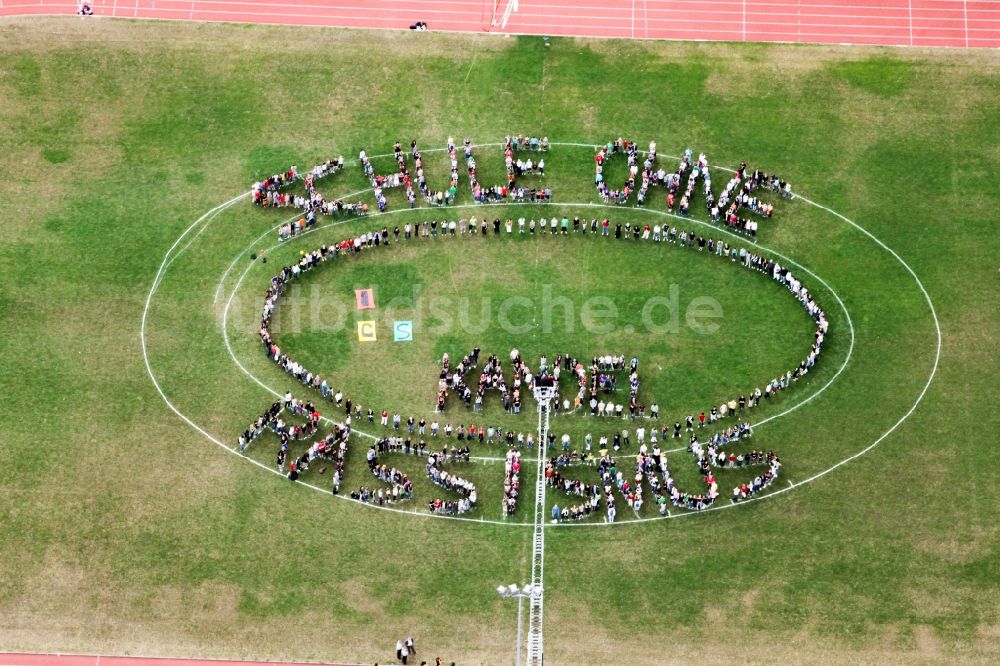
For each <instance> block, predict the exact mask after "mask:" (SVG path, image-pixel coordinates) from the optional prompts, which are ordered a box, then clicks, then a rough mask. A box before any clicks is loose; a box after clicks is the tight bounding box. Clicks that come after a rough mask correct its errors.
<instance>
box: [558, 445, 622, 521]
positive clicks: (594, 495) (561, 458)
mask: <svg viewBox="0 0 1000 666" xmlns="http://www.w3.org/2000/svg"><path fill="white" fill-rule="evenodd" d="M573 461H574V456H572V455H571V454H567V453H562V454H559V455H557V456H553V457H551V458H548V459H547V460H546V461H545V472H544V473H545V483H546V484H548V485H549V486H551V487H553V488H556V489H558V490H561V491H563V492H564V493H566V494H567V495H576V496H578V497H581V498H583V499H582V501H581V502H579V503H576V504H572V505H570V506H564V507H559V505H558V504H555V505H554V506H553V508H552V520H553V521H560V520H562V521H566V520H581V519H583V518H587V517H588V516H590V515H591V514H593V513H595V512H597V511H598V510H600V507H601V488H600V486H598V485H596V484H595V485H590V484H586V483H584V482H583V481H580V480H579V479H572V478H569V477H564V476H563V474H562V471H561V470H563V469H564V468H565V467H567V466H569V465H570V464H571V463H572V462H573ZM612 501H614V500H613V499H612Z"/></svg>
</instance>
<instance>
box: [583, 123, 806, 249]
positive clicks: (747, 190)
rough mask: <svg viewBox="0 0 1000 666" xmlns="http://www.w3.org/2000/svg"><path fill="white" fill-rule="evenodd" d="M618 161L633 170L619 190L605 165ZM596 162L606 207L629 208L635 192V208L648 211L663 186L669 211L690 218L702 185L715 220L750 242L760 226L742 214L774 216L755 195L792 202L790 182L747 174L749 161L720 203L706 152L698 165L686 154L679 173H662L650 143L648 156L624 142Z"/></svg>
mask: <svg viewBox="0 0 1000 666" xmlns="http://www.w3.org/2000/svg"><path fill="white" fill-rule="evenodd" d="M615 156H623V157H624V158H625V161H626V166H627V169H628V177H627V178H626V179H625V182H624V183H623V184H622V186H621V188H620V189H613V188H612V187H611V186H610V185H609V184H608V183H607V181H606V179H605V176H604V171H605V167H606V165H607V164H608V162H609V160H610V159H611V158H613V157H615ZM640 160H641V165H640ZM594 163H595V175H594V183H595V185H596V186H597V193H598V194H599V195H600V196H601V199H602V200H603V201H604V203H617V204H619V205H624V204H626V203H628V202H629V200H630V197H631V196H632V194H633V192H634V193H635V196H636V203H637V204H638V205H639V206H643V205H645V203H646V201H647V197H648V196H649V189H650V187H662V188H665V189H666V190H667V195H666V204H667V210H668V211H669V212H671V213H673V212H674V211H675V210H676V212H677V214H679V215H681V216H687V215H688V214H689V213H690V206H691V201H692V200H693V198H694V194H695V188H696V187H697V186H698V183H699V182H700V183H701V186H702V192H703V195H704V200H705V207H706V210H707V211H708V213H709V216H710V217H711V219H712V221H713V222H722V221H724V222H725V223H726V225H727V226H729V227H730V228H731V229H733V230H735V231H738V232H740V233H743V234H746V235H748V236H750V237H756V235H757V221H756V220H755V219H753V218H752V217H750V216H745V217H744V216H741V212H742V211H748V212H749V213H752V214H755V215H757V216H759V217H763V218H770V217H771V216H772V215H773V214H774V206H773V204H770V203H767V202H765V201H763V200H762V199H760V197H759V196H757V194H756V193H757V192H758V191H760V190H761V189H764V190H769V191H771V192H773V193H775V194H779V195H780V196H783V197H785V198H788V199H790V198H792V186H791V183H788V182H787V181H785V180H783V179H781V178H778V177H777V176H775V175H774V174H767V173H765V172H763V171H760V170H756V171H753V172H751V173H749V174H748V172H747V165H746V162H743V163H741V164H740V168H739V169H737V171H736V173H735V174H734V175H733V177H732V178H731V179H730V180H729V182H728V183H727V184H726V187H725V189H724V190H723V192H722V194H721V195H720V196H719V198H718V201H716V198H715V194H714V192H713V191H712V175H711V169H710V167H709V164H708V158H707V157H706V156H705V153H701V154H699V156H698V159H697V160H695V159H694V155H693V151H692V150H691V149H690V148H689V149H687V150H685V151H684V156H683V157H682V158H681V160H680V164H679V165H678V166H677V169H676V170H674V171H671V172H668V171H666V170H665V169H663V168H662V167H659V168H657V165H656V142H655V141H652V142H650V144H649V150H648V151H646V152H645V153H641V152H640V151H639V148H638V146H637V145H636V143H635V142H634V141H629V140H627V139H622V138H621V137H619V138H618V139H617V140H615V141H609V142H608V143H607V144H605V145H603V146H601V147H600V148H599V149H598V151H597V154H596V155H595V156H594Z"/></svg>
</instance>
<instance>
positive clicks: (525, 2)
mask: <svg viewBox="0 0 1000 666" xmlns="http://www.w3.org/2000/svg"><path fill="white" fill-rule="evenodd" d="M509 1H510V0H93V1H92V3H91V4H92V6H93V9H94V13H95V14H96V15H98V16H111V17H126V18H153V19H180V20H188V21H230V22H238V23H274V24H291V25H321V26H339V27H347V28H390V29H405V28H408V27H409V26H410V24H412V23H414V22H416V21H425V22H426V23H427V24H428V26H429V27H430V29H431V30H445V31H460V32H491V31H493V32H499V31H500V30H499V28H497V27H495V26H493V25H492V19H493V18H494V17H495V16H497V17H498V16H500V15H502V13H503V10H504V8H505V7H506V4H507V2H509ZM76 10H77V0H0V16H15V15H26V14H72V13H74V12H75V11H76ZM503 32H505V33H511V34H532V35H576V36H587V37H627V38H637V39H684V40H691V39H694V40H711V41H754V42H803V43H837V44H884V45H891V46H951V47H985V48H1000V0H520V7H519V9H518V10H517V11H516V12H514V13H513V14H512V15H511V16H510V20H509V22H508V23H507V26H506V28H505V29H504V30H503Z"/></svg>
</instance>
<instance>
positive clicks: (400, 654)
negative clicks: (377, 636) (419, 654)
mask: <svg viewBox="0 0 1000 666" xmlns="http://www.w3.org/2000/svg"><path fill="white" fill-rule="evenodd" d="M396 660H397V661H402V660H403V641H396Z"/></svg>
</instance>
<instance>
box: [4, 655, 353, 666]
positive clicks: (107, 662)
mask: <svg viewBox="0 0 1000 666" xmlns="http://www.w3.org/2000/svg"><path fill="white" fill-rule="evenodd" d="M0 666H316V665H315V664H295V663H284V662H275V661H229V660H210V659H165V658H162V659H161V658H159V657H106V656H103V655H82V654H22V653H18V652H0ZM326 666H358V665H357V664H327V665H326Z"/></svg>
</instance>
